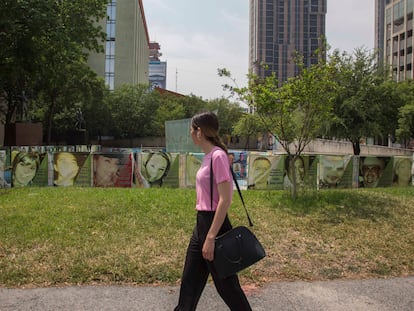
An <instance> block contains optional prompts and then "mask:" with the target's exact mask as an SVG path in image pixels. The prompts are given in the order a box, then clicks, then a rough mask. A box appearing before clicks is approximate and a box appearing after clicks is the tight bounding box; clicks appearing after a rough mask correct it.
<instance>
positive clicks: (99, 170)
mask: <svg viewBox="0 0 414 311" xmlns="http://www.w3.org/2000/svg"><path fill="white" fill-rule="evenodd" d="M93 163H94V165H93V168H94V176H93V183H94V186H96V187H114V186H115V183H116V182H117V180H118V177H119V175H120V166H121V159H120V157H119V156H118V154H114V155H112V154H95V155H94V157H93Z"/></svg>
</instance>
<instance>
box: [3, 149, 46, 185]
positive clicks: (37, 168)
mask: <svg viewBox="0 0 414 311" xmlns="http://www.w3.org/2000/svg"><path fill="white" fill-rule="evenodd" d="M43 160H44V161H43ZM10 161H11V166H10V167H11V185H12V187H16V188H19V187H29V186H47V185H48V175H47V160H46V153H45V152H41V151H40V150H39V148H38V147H28V146H22V147H19V146H13V147H11V158H10Z"/></svg>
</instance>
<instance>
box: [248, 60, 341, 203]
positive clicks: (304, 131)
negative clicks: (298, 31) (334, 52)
mask: <svg viewBox="0 0 414 311" xmlns="http://www.w3.org/2000/svg"><path fill="white" fill-rule="evenodd" d="M298 64H299V66H300V69H301V71H300V73H299V75H298V76H296V77H294V78H291V79H289V80H288V81H287V82H286V83H284V84H282V85H281V86H280V87H279V85H278V81H277V80H276V78H275V76H274V75H273V76H270V77H266V78H265V79H264V80H263V81H260V80H257V78H256V79H253V80H251V82H250V91H251V94H252V98H251V101H250V102H252V103H253V105H254V108H255V110H256V112H257V114H258V115H259V116H260V118H261V119H262V121H263V124H264V126H265V128H266V129H267V131H268V132H270V133H272V134H273V135H274V136H275V137H277V139H278V142H279V143H280V145H281V146H282V148H283V149H284V150H285V152H286V153H287V156H288V158H289V167H294V163H295V161H296V159H297V158H298V157H300V156H301V154H302V152H303V150H304V149H305V147H306V146H307V145H308V144H309V143H310V142H311V141H312V140H313V139H315V138H316V137H318V136H319V135H320V133H321V131H322V129H323V123H324V121H325V120H326V119H329V118H331V114H332V106H333V100H334V98H335V93H336V84H335V83H334V81H333V79H332V78H333V75H334V70H333V68H334V67H333V66H330V65H328V64H326V63H324V62H323V61H320V62H319V63H318V64H316V65H313V66H311V67H309V68H304V66H303V64H302V63H301V62H298ZM292 173H293V178H292V179H293V180H292V184H293V186H292V188H291V191H292V198H294V199H295V198H297V185H296V176H295V170H293V172H292Z"/></svg>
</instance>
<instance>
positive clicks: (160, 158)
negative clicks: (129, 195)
mask: <svg viewBox="0 0 414 311" xmlns="http://www.w3.org/2000/svg"><path fill="white" fill-rule="evenodd" d="M170 166H171V160H170V157H169V155H168V154H167V153H165V152H156V153H146V154H143V155H142V165H141V174H142V175H143V176H144V178H145V179H146V180H147V181H148V182H149V183H150V184H162V180H163V178H164V177H165V176H166V175H167V174H168V171H169V169H170Z"/></svg>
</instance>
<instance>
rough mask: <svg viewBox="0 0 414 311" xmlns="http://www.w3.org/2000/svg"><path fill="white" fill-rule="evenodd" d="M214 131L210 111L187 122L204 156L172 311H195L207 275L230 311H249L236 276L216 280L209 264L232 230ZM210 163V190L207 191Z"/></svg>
mask: <svg viewBox="0 0 414 311" xmlns="http://www.w3.org/2000/svg"><path fill="white" fill-rule="evenodd" d="M218 129H219V123H218V119H217V116H216V115H215V114H214V113H212V112H204V113H200V114H197V115H195V116H194V117H193V118H192V120H191V129H190V131H191V138H192V140H193V142H194V144H196V145H199V146H200V147H201V149H202V150H203V152H204V154H205V156H204V159H203V163H202V165H201V167H200V169H199V170H198V172H197V177H196V194H197V200H196V210H197V219H196V225H195V228H194V231H193V235H192V237H191V239H190V243H189V245H188V249H187V254H186V260H185V265H184V271H183V275H182V278H181V288H180V296H179V301H178V306H177V307H176V308H175V309H174V310H175V311H191V310H196V307H197V304H198V301H199V299H200V296H201V293H202V292H203V289H204V287H205V285H206V283H207V278H208V276H209V274H211V276H212V278H213V281H214V285H215V287H216V289H217V291H218V293H219V295H220V296H221V298H222V299H223V300H224V302H225V303H226V304H227V306H228V307H229V308H230V310H233V311H236V310H237V311H244V310H251V307H250V304H249V302H248V300H247V298H246V295H245V294H244V292H243V290H242V288H241V287H240V283H239V279H238V277H237V275H236V274H235V275H231V276H229V277H227V278H220V277H219V276H218V275H217V273H216V272H215V269H214V266H213V264H212V261H213V259H214V242H215V238H216V236H219V235H221V234H223V233H225V232H226V231H228V230H230V229H231V228H232V226H231V223H230V221H229V218H228V216H227V211H228V209H229V207H230V205H231V202H232V197H233V179H232V175H231V172H230V162H229V158H228V154H227V148H226V146H225V145H224V144H223V143H222V141H221V139H220V138H219V136H218ZM211 164H212V170H213V187H212V189H210V187H211V185H210V176H211V174H210V168H211ZM211 190H212V191H213V196H212V198H213V199H212V200H211V196H210V194H211Z"/></svg>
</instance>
